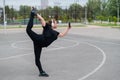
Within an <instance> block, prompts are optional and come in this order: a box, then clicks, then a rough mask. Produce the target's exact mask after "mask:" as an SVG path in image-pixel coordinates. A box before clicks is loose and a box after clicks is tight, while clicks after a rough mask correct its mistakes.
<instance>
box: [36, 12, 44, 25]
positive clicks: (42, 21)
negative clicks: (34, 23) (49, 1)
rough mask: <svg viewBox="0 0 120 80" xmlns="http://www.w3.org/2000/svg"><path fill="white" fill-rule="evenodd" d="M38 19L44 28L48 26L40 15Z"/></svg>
mask: <svg viewBox="0 0 120 80" xmlns="http://www.w3.org/2000/svg"><path fill="white" fill-rule="evenodd" d="M37 18H38V19H39V20H40V21H41V24H42V26H43V27H44V26H45V25H46V22H45V20H44V18H43V17H42V16H41V15H39V14H37Z"/></svg>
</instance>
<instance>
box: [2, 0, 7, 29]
mask: <svg viewBox="0 0 120 80" xmlns="http://www.w3.org/2000/svg"><path fill="white" fill-rule="evenodd" d="M3 17H4V19H3V20H4V29H6V20H5V18H6V16H5V0H3Z"/></svg>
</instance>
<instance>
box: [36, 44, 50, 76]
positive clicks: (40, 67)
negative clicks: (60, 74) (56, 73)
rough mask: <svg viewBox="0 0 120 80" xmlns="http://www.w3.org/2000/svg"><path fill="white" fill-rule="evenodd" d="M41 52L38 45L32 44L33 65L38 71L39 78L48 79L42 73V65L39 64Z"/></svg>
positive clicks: (45, 74)
mask: <svg viewBox="0 0 120 80" xmlns="http://www.w3.org/2000/svg"><path fill="white" fill-rule="evenodd" d="M41 51H42V47H41V46H40V45H39V44H36V43H35V42H34V53H35V64H36V66H37V67H38V69H39V72H40V75H39V76H45V77H48V76H49V75H48V74H47V73H45V72H44V71H43V69H42V65H41V62H40V56H41Z"/></svg>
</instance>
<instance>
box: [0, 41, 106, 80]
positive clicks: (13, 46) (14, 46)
mask: <svg viewBox="0 0 120 80" xmlns="http://www.w3.org/2000/svg"><path fill="white" fill-rule="evenodd" d="M62 40H66V41H70V42H75V44H74V45H71V46H69V47H58V48H53V49H49V50H47V51H53V50H59V49H66V48H71V47H76V46H78V45H79V44H80V43H84V44H87V45H89V46H91V47H94V48H96V49H97V50H99V51H100V52H101V53H102V56H103V59H102V62H101V63H100V64H99V65H98V67H97V68H95V69H94V70H92V71H91V72H90V73H88V74H86V75H85V76H83V77H81V78H79V79H78V80H84V79H86V78H88V77H89V76H91V75H93V74H94V73H95V72H97V71H98V70H99V69H100V68H101V67H102V66H103V65H104V63H105V61H106V55H105V52H104V51H103V50H102V49H101V48H99V47H97V46H95V45H93V44H91V43H87V42H78V41H75V40H68V39H62ZM27 41H28V40H27ZM27 41H25V40H24V41H18V42H15V43H12V44H11V47H12V48H17V49H21V48H19V47H17V46H16V44H17V43H23V42H27ZM27 49H28V48H26V50H27ZM31 54H32V53H30V54H22V55H16V56H10V57H6V58H0V60H9V59H14V58H18V57H21V56H25V55H31Z"/></svg>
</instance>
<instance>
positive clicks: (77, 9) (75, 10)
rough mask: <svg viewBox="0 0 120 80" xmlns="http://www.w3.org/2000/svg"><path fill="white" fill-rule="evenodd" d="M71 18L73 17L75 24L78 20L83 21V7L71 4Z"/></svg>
mask: <svg viewBox="0 0 120 80" xmlns="http://www.w3.org/2000/svg"><path fill="white" fill-rule="evenodd" d="M69 13H70V14H69V16H71V18H73V19H75V22H76V20H77V19H79V20H80V19H81V18H82V13H83V12H82V6H81V5H79V4H77V3H74V4H71V5H70V8H69Z"/></svg>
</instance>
